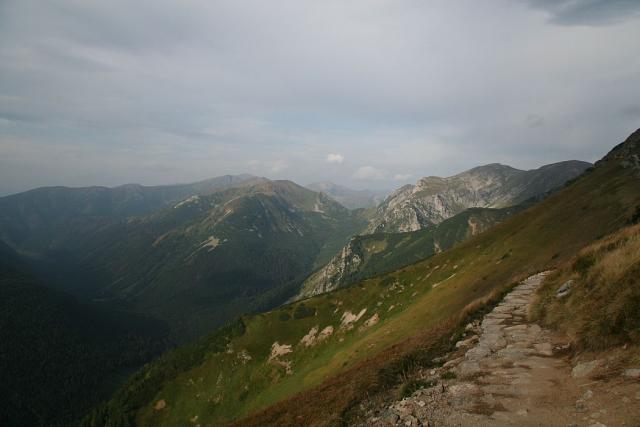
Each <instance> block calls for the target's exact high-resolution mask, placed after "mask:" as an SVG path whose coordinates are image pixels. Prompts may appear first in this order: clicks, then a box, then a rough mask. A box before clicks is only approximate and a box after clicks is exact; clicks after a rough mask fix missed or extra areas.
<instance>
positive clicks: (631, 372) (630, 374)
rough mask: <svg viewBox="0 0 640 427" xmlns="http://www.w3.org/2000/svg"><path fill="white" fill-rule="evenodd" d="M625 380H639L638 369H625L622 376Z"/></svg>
mask: <svg viewBox="0 0 640 427" xmlns="http://www.w3.org/2000/svg"><path fill="white" fill-rule="evenodd" d="M623 375H624V376H625V377H627V378H633V379H634V380H640V368H631V369H626V370H625V371H624V374H623Z"/></svg>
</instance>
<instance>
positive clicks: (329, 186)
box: [307, 181, 388, 209]
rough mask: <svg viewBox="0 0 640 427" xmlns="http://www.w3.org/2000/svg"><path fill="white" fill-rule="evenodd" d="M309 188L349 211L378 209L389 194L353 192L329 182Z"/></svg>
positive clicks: (310, 185)
mask: <svg viewBox="0 0 640 427" xmlns="http://www.w3.org/2000/svg"><path fill="white" fill-rule="evenodd" d="M307 188H308V189H310V190H313V191H317V192H322V193H324V194H326V195H327V196H329V197H331V198H332V199H333V200H335V201H336V202H338V203H340V204H341V205H342V206H344V207H346V208H348V209H359V208H373V207H376V206H378V205H379V204H380V203H381V202H382V200H383V199H384V197H385V196H386V195H387V194H388V193H387V192H384V191H371V190H353V189H351V188H348V187H345V186H343V185H338V184H334V183H332V182H328V181H325V182H316V183H313V184H309V185H307Z"/></svg>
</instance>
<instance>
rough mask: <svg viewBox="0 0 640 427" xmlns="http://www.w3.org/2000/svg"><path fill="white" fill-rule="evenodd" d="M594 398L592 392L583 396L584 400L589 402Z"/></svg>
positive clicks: (587, 392)
mask: <svg viewBox="0 0 640 427" xmlns="http://www.w3.org/2000/svg"><path fill="white" fill-rule="evenodd" d="M592 397H593V392H592V391H591V390H587V391H585V392H584V394H583V395H582V400H589V399H591V398H592Z"/></svg>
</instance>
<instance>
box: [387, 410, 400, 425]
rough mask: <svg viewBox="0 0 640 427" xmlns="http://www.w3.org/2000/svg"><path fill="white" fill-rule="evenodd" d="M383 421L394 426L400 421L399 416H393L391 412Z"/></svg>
mask: <svg viewBox="0 0 640 427" xmlns="http://www.w3.org/2000/svg"><path fill="white" fill-rule="evenodd" d="M384 419H385V421H386V422H388V423H391V424H395V423H397V422H398V420H399V419H400V416H399V415H398V414H395V413H393V412H389V413H388V414H387V415H386V416H385V417H384Z"/></svg>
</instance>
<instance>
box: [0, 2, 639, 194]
mask: <svg viewBox="0 0 640 427" xmlns="http://www.w3.org/2000/svg"><path fill="white" fill-rule="evenodd" d="M639 12H640V2H636V1H633V0H614V1H604V0H595V1H589V2H581V1H577V0H559V1H550V0H494V1H491V2H482V4H480V3H479V2H474V1H471V0H465V1H460V2H456V3H455V4H451V2H446V1H434V2H428V4H427V3H424V2H416V1H412V0H401V1H390V0H374V1H369V0H368V1H364V0H356V1H351V2H344V1H338V0H331V1H327V2H321V3H317V2H305V1H293V0H287V1H276V2H269V3H264V2H259V1H255V0H252V1H247V2H242V3H238V2H228V1H226V2H225V1H213V2H209V1H199V0H191V1H185V2H175V1H171V0H163V1H148V0H138V1H135V2H125V1H113V2H108V3H98V2H78V1H75V0H56V1H53V2H49V3H47V4H36V3H35V2H32V1H15V0H9V1H6V2H3V3H2V4H0V195H7V194H11V193H16V192H20V191H25V190H28V189H31V188H35V187H40V186H48V185H64V186H73V187H79V186H91V185H104V186H110V187H112V186H117V185H122V184H126V183H140V184H143V185H160V184H171V183H180V182H194V181H198V180H202V179H206V178H209V177H213V176H220V175H225V174H233V175H236V174H241V173H249V174H253V175H257V176H265V177H267V178H270V179H290V180H293V181H295V182H297V183H300V184H303V185H306V184H309V183H312V182H317V181H331V182H335V183H337V184H341V185H345V186H347V187H350V188H354V189H365V188H368V189H372V190H376V189H384V190H389V189H393V188H397V187H399V186H401V185H403V184H406V183H414V182H415V181H417V180H418V179H419V178H420V177H422V176H426V175H437V176H450V175H453V174H455V173H458V172H461V171H464V170H467V169H469V168H472V167H474V166H478V165H482V164H487V163H495V162H499V163H503V164H507V165H510V166H513V167H516V168H518V169H534V168H537V167H539V166H542V165H544V164H548V163H554V162H558V161H564V160H574V159H575V160H584V161H589V162H593V161H594V160H596V159H598V158H600V157H601V156H602V155H604V154H605V153H606V152H607V151H608V150H609V149H610V148H611V147H612V146H613V145H614V144H616V143H618V142H621V141H622V140H624V138H626V136H628V134H630V133H631V132H632V131H633V130H635V129H636V128H638V127H640V101H638V99H640V44H638V42H637V40H640V25H639V24H640V13H639Z"/></svg>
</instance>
